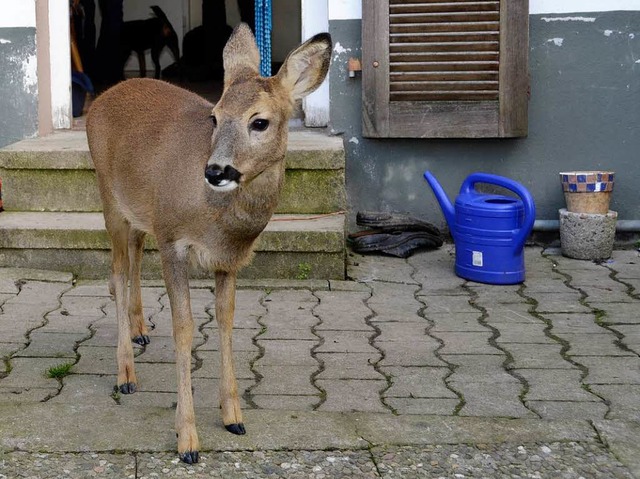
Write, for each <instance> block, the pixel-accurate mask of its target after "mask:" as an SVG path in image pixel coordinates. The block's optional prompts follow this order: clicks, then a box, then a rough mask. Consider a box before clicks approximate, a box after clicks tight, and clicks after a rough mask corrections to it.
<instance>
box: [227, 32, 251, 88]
mask: <svg viewBox="0 0 640 479" xmlns="http://www.w3.org/2000/svg"><path fill="white" fill-rule="evenodd" d="M222 63H223V65H224V86H225V88H226V87H227V86H228V85H230V84H231V83H232V82H233V80H234V79H235V78H237V77H239V76H241V75H245V74H247V73H250V74H258V73H259V72H260V52H259V51H258V47H257V46H256V39H255V37H254V36H253V33H251V29H250V28H249V26H248V25H247V24H246V23H240V24H238V26H236V27H235V28H234V29H233V33H231V36H230V37H229V40H228V41H227V44H226V45H225V47H224V50H223V52H222Z"/></svg>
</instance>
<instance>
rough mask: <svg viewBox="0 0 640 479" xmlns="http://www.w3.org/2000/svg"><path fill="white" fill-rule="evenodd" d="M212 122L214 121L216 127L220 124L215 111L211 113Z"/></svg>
mask: <svg viewBox="0 0 640 479" xmlns="http://www.w3.org/2000/svg"><path fill="white" fill-rule="evenodd" d="M211 123H213V127H214V128H215V127H217V126H218V119H217V118H216V116H215V115H214V114H213V113H212V114H211Z"/></svg>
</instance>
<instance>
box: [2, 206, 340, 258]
mask: <svg viewBox="0 0 640 479" xmlns="http://www.w3.org/2000/svg"><path fill="white" fill-rule="evenodd" d="M344 221H345V217H344V215H343V214H337V215H332V216H321V217H313V216H310V215H274V218H273V220H272V221H271V222H270V223H269V224H268V225H267V227H266V228H265V230H264V232H263V233H262V234H261V235H260V237H259V239H258V244H257V246H256V251H294V252H295V251H297V252H300V251H307V252H308V251H313V252H323V253H331V252H340V251H343V250H344ZM0 232H2V235H0V248H14V249H24V248H31V249H56V248H63V249H99V250H109V249H110V248H111V244H110V240H109V237H108V235H107V232H106V229H105V226H104V218H103V216H102V213H49V212H45V213H37V212H20V213H16V212H3V213H2V216H1V217H0ZM146 249H148V250H149V249H151V250H156V249H157V246H156V245H155V242H154V241H153V239H152V238H151V237H148V241H147V244H146Z"/></svg>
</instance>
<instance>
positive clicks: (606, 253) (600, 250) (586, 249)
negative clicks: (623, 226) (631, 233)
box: [559, 208, 618, 260]
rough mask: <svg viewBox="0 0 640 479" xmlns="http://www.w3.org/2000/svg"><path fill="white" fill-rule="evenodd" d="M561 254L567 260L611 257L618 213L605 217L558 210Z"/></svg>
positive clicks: (610, 213) (611, 212)
mask: <svg viewBox="0 0 640 479" xmlns="http://www.w3.org/2000/svg"><path fill="white" fill-rule="evenodd" d="M559 213H560V243H561V248H562V254H563V255H564V256H567V257H569V258H575V259H588V260H598V259H607V258H610V257H611V251H612V250H613V241H614V239H615V234H616V221H617V219H618V213H617V212H616V211H611V210H609V212H608V213H607V214H606V215H598V214H589V213H572V212H571V211H567V210H566V209H565V208H563V209H561V210H560V212H559Z"/></svg>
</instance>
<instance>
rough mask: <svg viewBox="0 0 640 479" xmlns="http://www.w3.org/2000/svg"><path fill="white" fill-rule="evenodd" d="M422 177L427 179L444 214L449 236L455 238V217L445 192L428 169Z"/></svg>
mask: <svg viewBox="0 0 640 479" xmlns="http://www.w3.org/2000/svg"><path fill="white" fill-rule="evenodd" d="M424 179H425V180H427V183H429V186H430V187H431V189H432V190H433V194H434V195H435V197H436V199H437V200H438V203H439V204H440V208H442V213H443V214H444V219H445V220H446V221H447V225H448V226H449V231H450V232H451V236H453V237H454V238H455V235H456V232H455V227H456V219H455V211H454V208H453V205H452V204H451V201H449V198H448V197H447V194H446V193H445V192H444V190H443V189H442V186H440V183H438V180H436V177H435V176H433V174H431V172H430V171H425V172H424Z"/></svg>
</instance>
